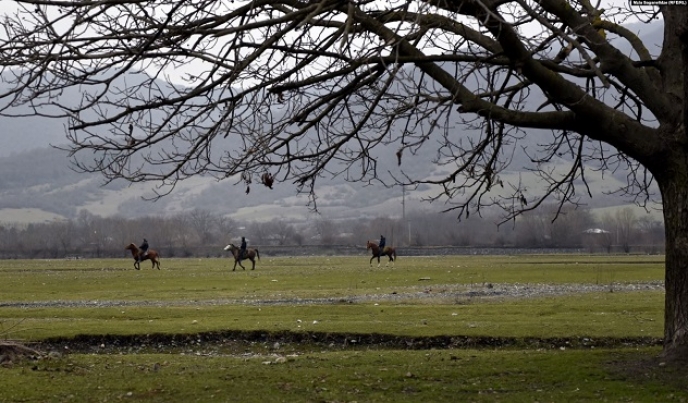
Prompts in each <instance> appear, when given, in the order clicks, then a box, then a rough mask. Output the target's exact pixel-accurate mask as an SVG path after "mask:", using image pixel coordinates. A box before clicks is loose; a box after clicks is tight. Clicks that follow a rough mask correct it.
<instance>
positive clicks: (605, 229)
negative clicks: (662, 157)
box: [0, 207, 664, 258]
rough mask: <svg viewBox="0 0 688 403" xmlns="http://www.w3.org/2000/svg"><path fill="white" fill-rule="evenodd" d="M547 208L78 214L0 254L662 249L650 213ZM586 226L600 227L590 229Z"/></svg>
mask: <svg viewBox="0 0 688 403" xmlns="http://www.w3.org/2000/svg"><path fill="white" fill-rule="evenodd" d="M555 214H556V211H555V210H554V207H551V208H549V207H545V208H540V209H538V210H537V211H533V212H530V213H528V214H526V215H524V216H522V217H519V219H517V220H516V221H513V222H506V223H501V225H498V223H499V221H498V218H497V216H496V215H495V216H492V215H490V214H485V215H483V216H482V217H475V218H470V219H463V220H461V221H458V220H456V219H454V217H452V216H448V215H446V214H438V213H436V212H429V211H416V212H413V213H410V214H408V216H407V217H405V218H386V217H377V218H356V219H347V220H329V219H325V218H314V219H311V220H308V221H300V222H288V221H285V220H272V221H267V222H257V221H247V222H241V221H237V220H234V219H231V218H228V217H225V216H222V215H219V214H215V213H211V212H209V211H206V210H200V209H199V210H193V211H190V212H185V213H180V214H176V215H173V216H169V217H163V216H147V217H142V218H137V219H125V218H122V217H100V216H95V215H92V214H90V213H88V212H85V211H83V212H81V213H80V214H79V216H78V217H77V218H76V219H72V220H66V221H57V222H50V223H42V224H29V225H5V226H0V256H2V257H5V258H29V257H41V258H60V257H72V256H83V257H92V256H94V257H97V256H100V257H105V256H123V254H124V253H125V252H124V246H126V245H127V244H129V243H132V242H133V243H135V244H137V245H138V244H140V243H141V242H142V240H143V238H144V237H145V238H147V239H148V241H149V242H150V244H151V247H152V248H155V249H158V250H159V251H161V252H162V253H163V255H164V256H167V257H172V256H180V257H188V256H212V255H219V254H221V253H222V247H224V246H225V245H227V244H228V243H238V242H239V240H240V238H241V237H242V236H245V237H246V238H247V239H248V241H249V244H250V245H254V246H267V245H275V246H294V247H301V246H305V245H322V246H327V245H351V246H361V247H365V243H366V241H367V240H374V241H378V240H379V238H380V235H385V237H386V238H387V240H388V241H387V242H388V244H391V245H396V246H401V247H403V246H417V247H422V246H440V245H447V246H462V247H486V246H488V247H520V248H586V249H589V250H590V251H591V252H592V251H607V252H612V251H614V252H626V253H629V252H650V253H656V252H660V251H662V250H663V245H664V226H663V223H662V222H661V221H656V220H653V219H652V218H651V217H650V216H649V215H642V216H639V215H637V214H636V213H635V212H634V210H633V209H631V208H622V209H618V210H616V211H615V212H614V213H608V214H604V215H602V216H600V217H598V216H596V215H594V214H593V213H592V212H591V211H590V210H588V209H582V208H578V209H566V210H563V211H561V212H560V213H559V215H558V217H557V219H556V220H554V221H552V220H553V218H554V216H555ZM591 229H599V230H602V231H597V232H592V231H588V230H591Z"/></svg>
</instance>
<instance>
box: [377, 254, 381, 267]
mask: <svg viewBox="0 0 688 403" xmlns="http://www.w3.org/2000/svg"><path fill="white" fill-rule="evenodd" d="M377 267H380V255H377Z"/></svg>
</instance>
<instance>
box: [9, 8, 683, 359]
mask: <svg viewBox="0 0 688 403" xmlns="http://www.w3.org/2000/svg"><path fill="white" fill-rule="evenodd" d="M15 4H17V7H18V9H17V11H16V12H13V13H12V14H11V15H7V16H6V17H5V18H4V21H3V27H4V32H3V33H2V39H0V55H1V57H0V58H1V60H0V65H2V68H3V70H2V76H1V77H2V80H3V81H4V82H5V84H6V85H9V89H8V90H5V92H4V93H2V94H0V97H2V99H4V102H3V103H2V104H0V108H1V109H0V112H1V113H2V114H4V115H14V116H16V115H21V114H32V113H34V114H41V115H50V116H56V117H68V118H69V119H70V122H69V125H68V129H69V130H68V138H69V139H70V140H71V143H72V149H71V151H72V152H73V153H74V157H75V163H76V166H77V167H79V168H81V169H83V170H84V171H98V172H102V173H103V174H104V175H105V177H106V178H107V179H109V180H115V179H120V178H123V179H125V180H128V181H147V180H152V181H158V183H159V184H161V185H162V186H163V187H162V188H159V189H160V192H161V194H164V193H165V192H169V191H171V190H172V189H173V188H174V185H175V184H176V183H177V182H178V181H180V180H183V179H185V178H188V177H191V176H194V175H197V174H201V173H205V174H213V175H216V176H217V177H218V178H228V177H232V178H236V179H234V180H236V181H243V183H244V184H245V186H246V192H250V189H251V186H252V185H256V184H261V178H263V177H264V174H265V173H268V172H269V173H270V183H269V187H274V186H279V185H280V183H283V182H285V181H294V182H296V184H297V185H298V186H299V188H300V189H301V190H304V191H307V192H309V193H310V194H311V196H312V202H313V203H314V207H316V208H317V204H315V202H316V201H317V199H316V197H315V192H314V189H315V184H316V180H317V179H318V178H320V177H321V176H323V175H343V176H345V177H346V178H347V179H349V180H352V181H364V182H370V181H377V180H381V179H384V181H385V183H386V184H390V183H393V182H394V181H397V182H399V183H406V184H408V185H414V184H415V185H418V184H422V183H429V184H434V185H437V186H439V188H440V191H439V192H438V193H437V196H436V197H435V199H436V200H443V201H445V202H448V203H452V205H450V206H449V209H454V210H456V212H457V213H458V215H459V216H462V217H465V216H467V215H468V214H469V213H470V212H473V213H475V211H476V210H478V211H479V210H480V208H481V207H483V206H486V205H498V206H501V207H502V208H503V209H504V212H505V216H504V218H505V219H509V218H510V217H513V216H514V215H516V214H518V213H519V212H521V211H523V210H527V209H531V208H534V207H536V206H538V205H539V204H541V203H542V202H543V200H545V199H546V198H547V197H548V196H555V197H557V198H558V200H559V201H560V202H561V205H563V204H564V203H566V202H573V203H575V202H577V201H578V197H579V194H580V192H581V191H582V193H589V190H588V188H587V182H586V175H585V174H586V170H589V169H602V170H605V169H609V170H618V169H622V168H623V169H627V170H628V172H629V176H628V178H629V181H628V184H627V187H626V188H625V189H624V190H625V191H627V192H628V193H629V194H631V195H634V196H635V197H637V201H638V202H639V203H641V204H642V203H645V202H647V201H649V200H651V199H652V197H653V195H652V193H651V191H650V187H649V185H650V183H651V182H652V181H653V180H655V181H656V183H657V185H658V187H659V190H660V193H661V198H662V202H663V209H664V219H665V225H666V300H665V301H666V306H665V308H666V309H665V329H664V349H665V352H666V353H667V354H671V353H678V352H684V353H685V354H688V348H683V347H686V346H688V248H687V247H686V245H688V210H686V209H685V204H686V200H688V147H686V144H687V143H688V137H687V133H686V120H687V119H686V118H687V116H688V101H687V99H688V85H687V81H688V78H687V74H688V73H686V72H687V71H688V7H682V6H666V7H649V8H646V9H643V10H641V9H627V10H624V9H621V8H607V9H603V8H602V7H600V5H599V4H597V5H594V4H592V3H591V2H590V1H589V0H541V1H537V2H535V1H532V0H417V1H404V2H368V1H365V2H353V1H350V0H344V1H342V0H312V1H299V0H270V1H260V0H259V1H251V2H236V3H235V2H226V1H221V0H199V1H196V2H187V1H182V0H150V1H145V0H144V1H141V0H137V1H133V0H131V1H127V0H121V1H106V2H90V1H85V2H66V1H61V0H17V1H16V2H15ZM629 17H634V18H639V19H641V20H644V21H650V20H652V19H654V18H655V17H662V18H663V20H664V33H663V46H662V49H661V51H659V52H658V54H655V53H656V52H655V53H653V51H654V49H655V48H653V47H652V46H653V45H654V44H652V43H650V44H648V45H646V44H644V43H643V42H642V40H641V39H640V38H639V37H638V36H637V35H636V34H635V33H634V32H632V31H631V30H629V29H627V28H625V27H624V26H622V25H620V24H621V23H622V22H624V21H627V18H629ZM533 27H539V30H537V31H535V32H534V31H533V30H532V28H533ZM630 49H632V52H631V51H629V50H630ZM629 55H630V56H629ZM142 72H145V74H136V73H142ZM175 80H176V81H175ZM180 80H183V81H180ZM524 129H529V130H524ZM530 129H544V130H542V131H540V132H536V131H533V130H530ZM533 136H538V141H537V143H538V144H541V145H542V146H541V147H534V146H529V147H524V150H525V154H526V157H527V158H526V161H527V160H532V161H533V164H534V166H533V170H534V172H537V173H538V174H539V175H540V177H541V179H542V180H543V181H544V183H545V184H546V186H545V187H544V188H543V189H540V190H539V191H537V192H536V191H535V189H533V188H532V187H528V186H526V185H525V182H521V181H519V180H513V181H509V178H508V176H507V175H505V174H504V172H503V170H504V169H505V168H506V167H507V166H508V165H509V163H510V162H511V161H512V159H514V158H516V157H517V152H518V151H519V150H521V149H522V148H520V147H518V144H519V142H520V141H522V140H523V139H524V138H526V139H528V138H531V137H533ZM607 145H608V146H607ZM435 146H437V149H436V153H435V155H436V159H435V160H434V161H433V162H434V163H436V164H440V165H442V166H443V168H444V174H443V175H441V176H431V177H428V176H425V175H421V176H418V175H417V172H416V170H415V169H410V168H409V170H404V161H408V160H409V158H411V157H412V156H413V155H414V153H415V152H416V151H418V149H419V148H421V147H435ZM390 154H392V155H393V157H392V158H393V159H394V160H396V162H397V163H398V165H399V168H398V169H397V170H396V171H395V172H394V175H393V179H389V177H390V175H389V174H387V173H386V172H385V171H387V170H391V168H385V167H383V166H381V165H379V163H380V162H381V161H382V160H381V159H380V158H382V156H390ZM94 156H95V161H94V159H93V157H94ZM558 160H563V161H566V162H567V163H566V164H565V165H564V166H566V169H560V168H553V166H555V165H553V164H551V163H552V162H554V161H558ZM557 166H560V165H557ZM426 178H430V179H426ZM390 181H391V182H390ZM262 182H263V184H264V185H266V186H267V184H265V183H264V181H262ZM164 186H167V187H164ZM502 186H503V188H502Z"/></svg>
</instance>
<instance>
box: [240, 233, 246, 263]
mask: <svg viewBox="0 0 688 403" xmlns="http://www.w3.org/2000/svg"><path fill="white" fill-rule="evenodd" d="M244 256H246V238H244V237H243V236H242V237H241V246H240V247H239V259H243V258H244Z"/></svg>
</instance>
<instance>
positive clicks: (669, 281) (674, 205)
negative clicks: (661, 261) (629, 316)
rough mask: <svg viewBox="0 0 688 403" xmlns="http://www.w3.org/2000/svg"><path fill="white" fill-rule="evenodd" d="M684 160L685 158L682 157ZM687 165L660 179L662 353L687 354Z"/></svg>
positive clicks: (679, 355)
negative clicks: (663, 290)
mask: <svg viewBox="0 0 688 403" xmlns="http://www.w3.org/2000/svg"><path fill="white" fill-rule="evenodd" d="M683 161H684V163H685V161H686V160H685V159H684V160H683ZM687 172H688V167H686V169H683V170H682V174H680V175H672V179H669V180H665V181H659V183H660V189H661V190H662V203H663V208H664V226H665V235H666V237H665V238H666V256H665V259H666V262H665V265H666V268H665V277H664V286H665V288H666V296H665V301H664V355H665V356H667V357H668V358H672V357H673V358H680V357H681V356H683V358H686V357H688V175H686V173H687Z"/></svg>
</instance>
